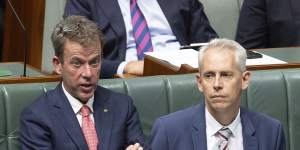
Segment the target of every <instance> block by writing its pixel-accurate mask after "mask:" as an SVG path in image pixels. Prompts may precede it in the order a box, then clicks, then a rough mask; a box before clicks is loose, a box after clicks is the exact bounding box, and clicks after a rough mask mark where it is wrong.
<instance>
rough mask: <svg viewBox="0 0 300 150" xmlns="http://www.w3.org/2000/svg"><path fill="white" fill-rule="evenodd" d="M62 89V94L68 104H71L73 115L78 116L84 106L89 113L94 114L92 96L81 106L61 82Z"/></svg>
mask: <svg viewBox="0 0 300 150" xmlns="http://www.w3.org/2000/svg"><path fill="white" fill-rule="evenodd" d="M61 85H62V89H63V91H64V94H65V95H66V96H67V99H68V101H69V103H70V104H71V107H72V109H73V111H74V113H75V114H78V113H79V112H80V109H81V107H82V106H83V105H86V106H88V107H89V108H90V111H91V113H93V112H94V110H93V103H94V95H93V96H92V97H91V98H90V99H89V100H88V101H87V103H86V104H82V103H81V102H80V101H79V100H78V99H77V98H75V97H73V96H72V95H71V94H70V93H69V92H68V91H67V90H66V89H65V87H64V85H63V82H62V84H61Z"/></svg>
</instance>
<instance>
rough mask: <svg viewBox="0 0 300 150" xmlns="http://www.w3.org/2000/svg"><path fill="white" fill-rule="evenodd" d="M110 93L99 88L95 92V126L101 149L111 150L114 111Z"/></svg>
mask: <svg viewBox="0 0 300 150" xmlns="http://www.w3.org/2000/svg"><path fill="white" fill-rule="evenodd" d="M109 98H110V96H109V93H108V92H103V89H102V88H101V87H98V88H97V90H96V92H95V100H94V104H93V107H94V111H95V116H94V119H95V125H96V130H97V134H98V138H99V140H100V149H101V150H109V145H110V135H111V129H112V121H113V110H112V107H111V104H110V103H109Z"/></svg>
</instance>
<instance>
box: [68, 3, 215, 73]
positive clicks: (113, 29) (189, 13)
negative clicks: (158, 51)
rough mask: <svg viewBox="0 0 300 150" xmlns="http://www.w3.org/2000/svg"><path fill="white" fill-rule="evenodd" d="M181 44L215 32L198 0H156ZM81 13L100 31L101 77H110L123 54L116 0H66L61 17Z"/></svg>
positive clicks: (121, 23) (205, 38)
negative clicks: (101, 36)
mask: <svg viewBox="0 0 300 150" xmlns="http://www.w3.org/2000/svg"><path fill="white" fill-rule="evenodd" d="M157 1H158V4H159V6H160V8H161V9H162V11H163V12H164V14H165V17H166V18H167V21H168V22H169V24H170V26H171V30H172V31H173V33H174V35H175V36H176V37H177V40H178V41H179V43H180V44H181V45H187V44H190V43H195V42H208V41H209V40H210V39H213V38H216V37H217V34H216V32H215V31H214V29H213V28H212V27H211V26H210V24H209V21H208V19H207V17H206V15H205V13H204V10H203V6H202V4H201V3H200V2H199V1H198V0H157ZM69 15H83V16H87V17H88V18H89V19H91V20H93V21H95V22H96V23H97V24H98V26H99V27H100V29H101V30H102V32H103V34H104V40H105V44H104V49H103V50H104V51H103V56H104V61H103V64H102V68H101V78H107V77H112V76H113V74H115V73H116V72H117V68H118V66H119V64H120V63H121V62H122V61H124V60H125V55H126V41H127V37H126V29H125V24H124V20H123V17H122V14H121V10H120V7H119V4H118V1H117V0H68V1H67V3H66V6H65V13H64V17H66V16H69Z"/></svg>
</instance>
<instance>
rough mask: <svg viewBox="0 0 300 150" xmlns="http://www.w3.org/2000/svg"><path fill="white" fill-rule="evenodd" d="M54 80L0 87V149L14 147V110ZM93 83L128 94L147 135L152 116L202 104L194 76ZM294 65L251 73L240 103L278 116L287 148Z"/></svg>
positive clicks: (299, 75)
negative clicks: (249, 82) (248, 84)
mask: <svg viewBox="0 0 300 150" xmlns="http://www.w3.org/2000/svg"><path fill="white" fill-rule="evenodd" d="M57 84H58V83H57V82H54V83H26V84H4V85H0V120H1V121H0V149H1V150H2V149H5V150H17V149H20V143H19V131H18V129H19V114H20V112H21V110H22V109H23V108H24V107H25V106H27V105H29V104H30V103H31V102H32V101H33V100H34V99H35V98H37V97H38V96H39V95H40V94H42V93H43V92H46V91H48V90H50V89H53V88H54V87H55V86H56V85H57ZM99 84H100V85H102V86H104V87H106V88H109V89H112V90H114V91H117V92H121V93H125V94H128V95H130V96H131V97H132V98H133V100H134V103H135V105H136V107H137V110H138V112H139V116H140V119H141V122H142V128H143V130H144V133H145V134H146V136H147V137H149V135H150V131H151V127H152V124H153V122H154V120H155V119H156V118H157V117H159V116H161V115H165V114H168V113H170V112H174V111H177V110H180V109H183V108H186V107H189V106H191V105H194V104H196V103H199V102H202V101H203V100H204V99H203V95H202V93H200V92H199V91H198V88H197V85H196V78H195V74H185V75H170V76H152V77H140V78H130V79H106V80H99ZM299 89H300V69H285V70H266V71H255V72H253V76H252V81H251V84H250V86H249V88H248V89H247V90H245V91H243V93H242V97H241V104H242V105H243V106H244V107H247V108H249V109H251V110H254V111H259V112H262V113H265V114H268V115H270V116H273V117H275V118H277V119H279V120H280V121H281V122H282V124H283V126H284V131H285V136H286V139H287V149H291V150H298V149H300V143H299V142H298V141H299V139H300V132H299V130H300V109H299V107H300V101H299V99H300V92H298V91H299Z"/></svg>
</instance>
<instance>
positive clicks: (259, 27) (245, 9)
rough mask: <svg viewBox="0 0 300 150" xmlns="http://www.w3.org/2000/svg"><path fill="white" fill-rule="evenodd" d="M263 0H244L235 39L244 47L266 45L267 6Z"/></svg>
mask: <svg viewBox="0 0 300 150" xmlns="http://www.w3.org/2000/svg"><path fill="white" fill-rule="evenodd" d="M266 7H267V6H266V2H265V0H245V1H244V3H243V6H242V10H241V12H240V17H239V21H238V27H237V33H236V41H237V42H239V43H240V44H241V45H242V46H243V47H245V48H246V49H253V48H265V47H267V45H268V42H269V41H268V24H267V12H266V10H267V8H266Z"/></svg>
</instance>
